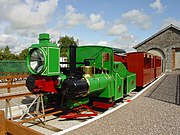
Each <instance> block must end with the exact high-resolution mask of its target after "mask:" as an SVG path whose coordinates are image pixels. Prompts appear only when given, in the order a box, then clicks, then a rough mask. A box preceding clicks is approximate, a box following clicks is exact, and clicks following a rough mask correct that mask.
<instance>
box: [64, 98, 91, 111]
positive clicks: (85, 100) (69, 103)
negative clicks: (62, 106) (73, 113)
mask: <svg viewBox="0 0 180 135" xmlns="http://www.w3.org/2000/svg"><path fill="white" fill-rule="evenodd" d="M88 102H89V97H82V98H76V99H73V100H71V99H69V100H67V101H66V104H67V106H66V107H67V108H70V109H72V108H75V107H78V106H80V105H83V104H87V103H88Z"/></svg>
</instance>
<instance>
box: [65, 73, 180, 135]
mask: <svg viewBox="0 0 180 135" xmlns="http://www.w3.org/2000/svg"><path fill="white" fill-rule="evenodd" d="M65 135H180V72H174V73H169V74H167V75H165V76H164V77H163V78H161V80H159V81H158V82H157V83H156V84H155V85H153V86H152V87H150V88H149V89H148V90H147V91H146V92H144V93H143V94H142V95H140V96H139V97H138V98H136V99H135V100H133V101H132V102H131V103H129V104H127V105H126V106H124V107H122V108H120V109H118V110H116V111H115V112H113V113H111V114H109V115H107V116H105V117H103V118H101V119H98V120H96V121H94V122H92V123H90V124H88V125H85V126H83V127H81V128H78V129H76V130H73V131H71V132H68V133H66V134H65Z"/></svg>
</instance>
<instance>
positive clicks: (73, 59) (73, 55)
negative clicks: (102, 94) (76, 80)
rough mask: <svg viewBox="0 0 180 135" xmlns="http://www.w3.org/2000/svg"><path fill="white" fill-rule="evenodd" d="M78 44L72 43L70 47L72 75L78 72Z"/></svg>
mask: <svg viewBox="0 0 180 135" xmlns="http://www.w3.org/2000/svg"><path fill="white" fill-rule="evenodd" d="M76 47H77V46H76V45H75V44H72V45H70V46H69V48H70V75H71V76H74V75H75V73H76Z"/></svg>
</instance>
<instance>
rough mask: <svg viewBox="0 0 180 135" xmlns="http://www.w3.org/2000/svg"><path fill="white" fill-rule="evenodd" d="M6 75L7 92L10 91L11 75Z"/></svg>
mask: <svg viewBox="0 0 180 135" xmlns="http://www.w3.org/2000/svg"><path fill="white" fill-rule="evenodd" d="M8 76H9V78H8V79H7V81H8V82H7V86H8V88H7V90H8V93H11V76H10V74H8Z"/></svg>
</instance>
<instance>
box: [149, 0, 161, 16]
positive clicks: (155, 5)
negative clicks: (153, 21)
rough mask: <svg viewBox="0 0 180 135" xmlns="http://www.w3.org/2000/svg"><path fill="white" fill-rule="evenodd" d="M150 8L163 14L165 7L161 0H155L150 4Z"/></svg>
mask: <svg viewBox="0 0 180 135" xmlns="http://www.w3.org/2000/svg"><path fill="white" fill-rule="evenodd" d="M150 7H151V8H153V9H155V10H157V12H158V13H162V12H163V11H164V6H163V5H162V3H161V0H155V1H154V2H153V3H151V4H150Z"/></svg>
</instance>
